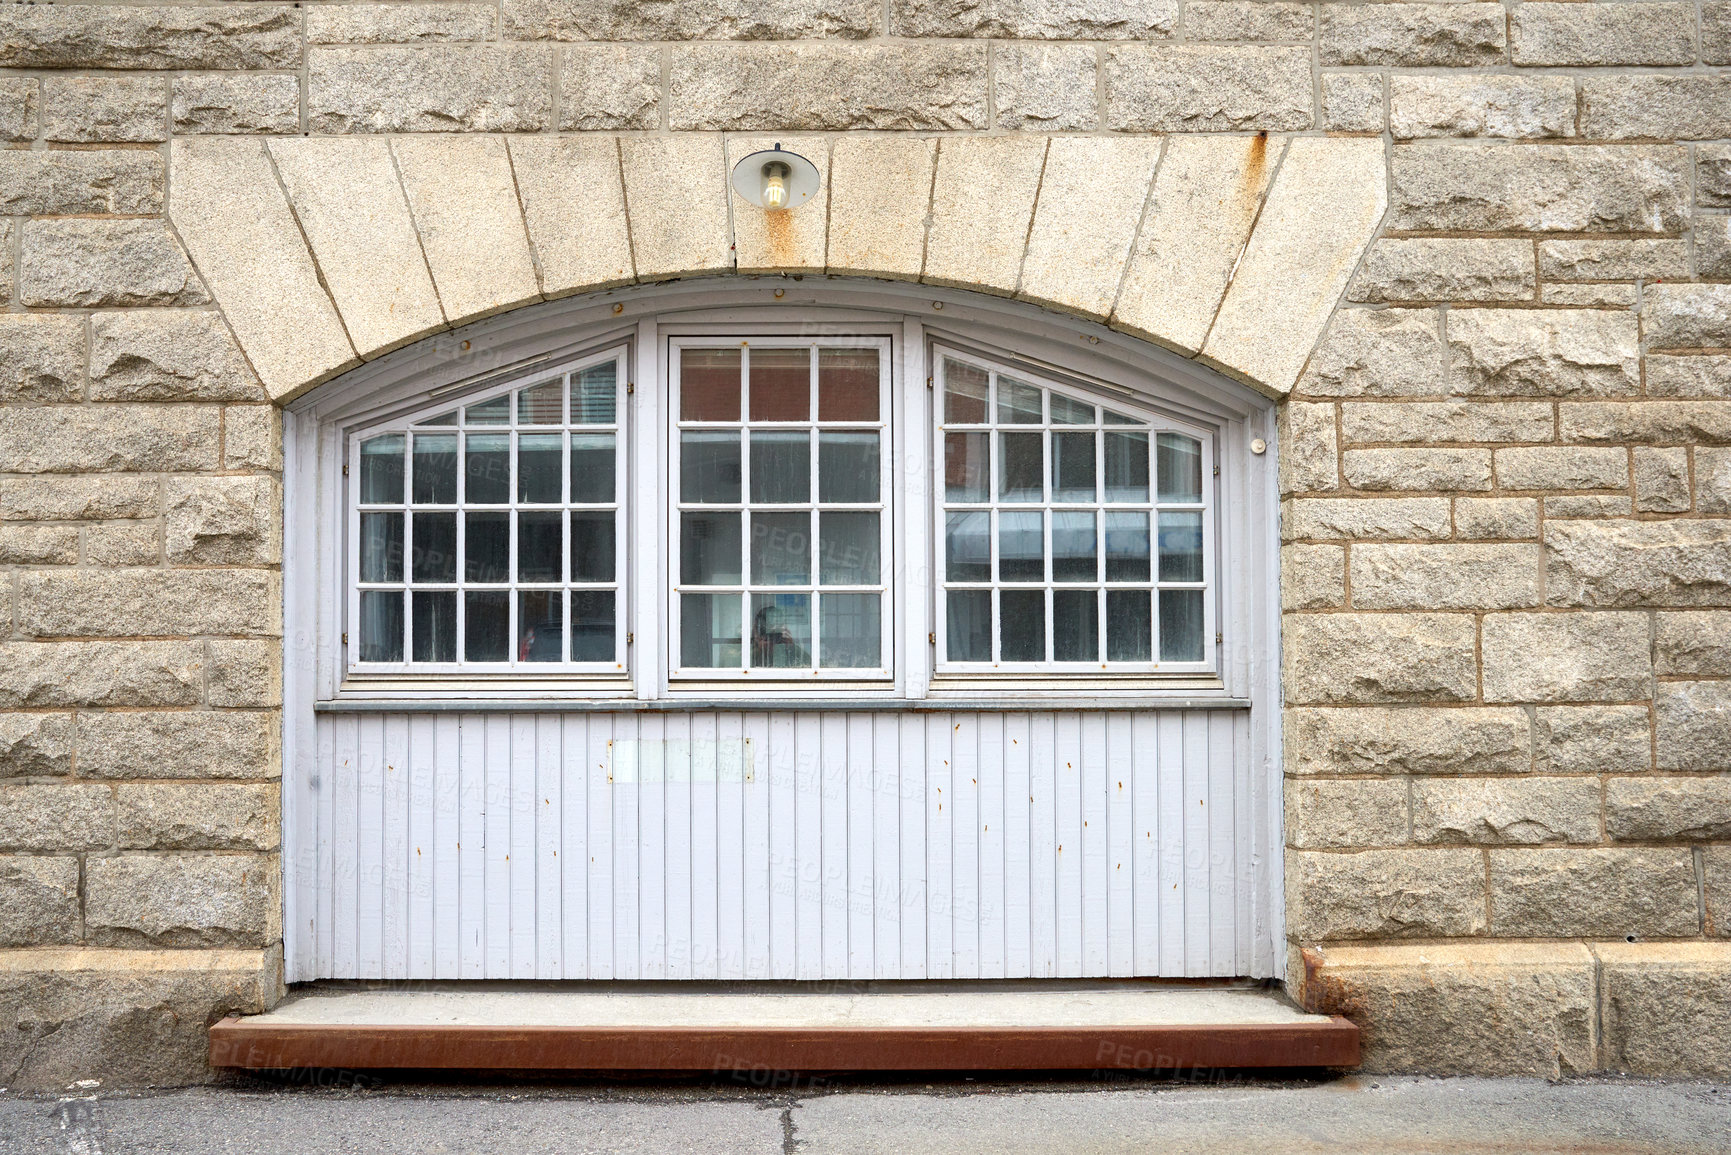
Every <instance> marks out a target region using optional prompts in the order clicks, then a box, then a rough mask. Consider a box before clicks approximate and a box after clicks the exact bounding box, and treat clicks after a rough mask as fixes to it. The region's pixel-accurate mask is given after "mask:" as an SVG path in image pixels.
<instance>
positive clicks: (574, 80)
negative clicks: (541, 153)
mask: <svg viewBox="0 0 1731 1155" xmlns="http://www.w3.org/2000/svg"><path fill="white" fill-rule="evenodd" d="M660 125H661V51H660V49H658V48H653V47H640V46H637V45H630V44H590V45H585V46H583V47H581V48H563V49H560V51H559V127H560V128H562V129H566V130H570V129H581V130H590V129H601V128H658V127H660Z"/></svg>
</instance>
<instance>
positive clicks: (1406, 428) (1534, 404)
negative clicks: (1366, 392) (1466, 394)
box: [1340, 401, 1556, 443]
mask: <svg viewBox="0 0 1731 1155" xmlns="http://www.w3.org/2000/svg"><path fill="white" fill-rule="evenodd" d="M1555 423H1556V418H1555V416H1554V415H1553V413H1552V411H1551V406H1550V404H1549V403H1548V402H1543V401H1511V402H1505V403H1500V404H1498V403H1488V402H1484V401H1380V402H1369V403H1361V402H1352V401H1349V402H1346V403H1345V404H1343V405H1342V406H1341V407H1340V431H1341V435H1342V436H1343V437H1345V438H1346V440H1347V442H1348V443H1353V442H1357V443H1364V442H1392V443H1414V442H1431V443H1435V442H1439V441H1442V442H1448V441H1464V442H1484V441H1548V440H1550V437H1551V434H1552V432H1553V430H1554V428H1555Z"/></svg>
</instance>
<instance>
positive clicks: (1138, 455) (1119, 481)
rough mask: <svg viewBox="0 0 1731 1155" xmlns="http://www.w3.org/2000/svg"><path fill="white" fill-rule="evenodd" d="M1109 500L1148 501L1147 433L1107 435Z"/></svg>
mask: <svg viewBox="0 0 1731 1155" xmlns="http://www.w3.org/2000/svg"><path fill="white" fill-rule="evenodd" d="M1106 500H1107V501H1147V500H1148V435H1147V434H1146V433H1108V434H1106Z"/></svg>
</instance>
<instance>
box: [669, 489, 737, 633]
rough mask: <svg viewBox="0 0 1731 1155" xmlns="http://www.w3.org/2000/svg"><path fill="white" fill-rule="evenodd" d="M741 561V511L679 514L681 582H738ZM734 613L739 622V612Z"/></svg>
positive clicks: (710, 583)
mask: <svg viewBox="0 0 1731 1155" xmlns="http://www.w3.org/2000/svg"><path fill="white" fill-rule="evenodd" d="M740 560H741V553H740V534H739V514H737V513H682V514H680V515H679V580H680V582H681V583H682V584H684V585H691V586H736V585H739V584H741V582H740V577H741V573H740ZM734 616H735V621H736V622H737V619H738V614H737V612H736V613H735V615H734Z"/></svg>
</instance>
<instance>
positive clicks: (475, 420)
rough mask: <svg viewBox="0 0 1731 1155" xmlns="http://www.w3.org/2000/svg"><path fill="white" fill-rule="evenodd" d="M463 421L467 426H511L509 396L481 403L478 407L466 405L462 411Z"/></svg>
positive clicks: (507, 394)
mask: <svg viewBox="0 0 1731 1155" xmlns="http://www.w3.org/2000/svg"><path fill="white" fill-rule="evenodd" d="M463 420H464V422H465V423H467V424H469V425H509V424H511V395H510V394H509V393H506V394H504V395H503V396H500V397H494V398H493V399H491V400H490V401H483V402H481V403H480V404H479V405H468V406H465V407H464V409H463Z"/></svg>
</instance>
